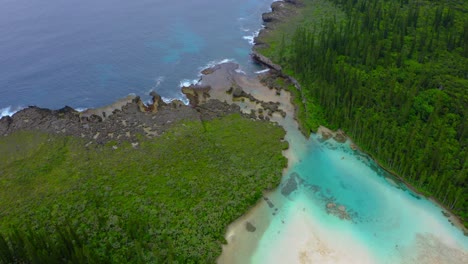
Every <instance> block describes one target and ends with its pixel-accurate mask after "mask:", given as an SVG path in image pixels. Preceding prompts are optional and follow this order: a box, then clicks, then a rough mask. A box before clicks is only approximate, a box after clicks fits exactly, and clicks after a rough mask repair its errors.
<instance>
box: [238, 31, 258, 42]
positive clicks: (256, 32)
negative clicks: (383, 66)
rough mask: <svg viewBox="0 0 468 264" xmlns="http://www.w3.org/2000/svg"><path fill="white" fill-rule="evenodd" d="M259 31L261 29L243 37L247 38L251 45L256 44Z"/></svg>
mask: <svg viewBox="0 0 468 264" xmlns="http://www.w3.org/2000/svg"><path fill="white" fill-rule="evenodd" d="M259 33H260V30H257V31H255V32H254V33H253V34H252V35H248V36H243V37H242V38H243V39H245V40H247V41H248V42H249V44H250V45H253V44H255V38H256V37H257V36H258V34H259Z"/></svg>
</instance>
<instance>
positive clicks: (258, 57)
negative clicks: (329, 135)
mask: <svg viewBox="0 0 468 264" xmlns="http://www.w3.org/2000/svg"><path fill="white" fill-rule="evenodd" d="M278 2H283V1H277V2H274V3H273V4H272V11H271V12H268V13H264V14H269V16H273V17H274V16H275V14H274V13H275V12H281V11H278V10H280V9H281V6H278V5H277V4H276V5H275V7H273V6H274V4H275V3H278ZM284 2H285V3H289V4H290V7H293V8H297V9H300V8H301V6H302V1H301V0H286V1H284ZM284 14H285V13H284V12H283V13H279V14H278V17H279V18H281V19H276V20H266V21H265V20H264V24H266V26H265V28H263V29H262V30H261V31H260V33H259V37H260V36H261V35H262V34H265V32H263V33H262V31H266V30H271V27H268V24H271V23H284V22H285V21H284V20H282V19H287V17H284V16H283V15H284ZM286 14H287V13H286ZM264 45H268V44H266V43H264V42H263V41H261V42H260V43H255V45H254V46H253V48H252V53H251V56H252V59H253V60H254V61H256V62H257V63H259V64H261V65H264V66H266V67H267V68H268V69H270V71H273V72H276V74H278V76H280V77H283V78H285V79H287V80H289V81H290V82H291V83H292V84H293V85H294V86H295V88H296V89H297V90H298V91H299V92H300V94H301V96H302V98H304V97H303V90H302V88H301V86H300V84H299V82H298V81H297V80H296V79H295V78H294V77H292V76H289V75H287V74H285V73H284V71H283V69H282V67H281V65H278V64H276V63H274V62H273V61H272V60H271V59H270V58H268V57H266V56H264V55H262V54H261V53H260V52H259V51H258V50H257V49H258V48H261V47H262V46H264ZM303 101H304V99H303ZM295 107H296V108H297V106H295ZM295 118H296V117H295ZM297 121H298V123H299V127H300V128H301V127H302V125H301V124H300V122H299V120H297ZM338 131H341V133H343V135H344V136H346V137H347V138H348V139H349V140H350V141H351V142H353V144H354V145H355V146H356V147H357V148H358V150H359V151H360V152H361V153H364V154H365V155H368V156H369V157H370V158H371V159H372V161H373V162H375V164H377V165H378V166H379V167H380V168H382V169H383V170H384V171H385V172H387V173H389V174H391V175H392V176H394V177H396V178H397V179H398V180H400V181H401V182H402V183H403V184H404V185H405V186H406V187H408V189H410V190H411V191H412V192H414V193H415V194H417V195H420V196H423V197H425V198H426V199H428V200H430V201H433V202H434V203H435V204H437V205H438V206H439V207H441V208H442V209H443V210H445V211H446V212H445V213H448V214H449V215H450V216H449V217H447V219H448V221H449V222H450V223H451V224H453V225H455V226H457V227H458V228H459V229H460V230H461V231H462V232H463V234H464V235H465V236H468V228H466V227H465V226H464V225H463V221H462V219H461V218H460V217H459V216H457V215H456V214H455V213H453V212H452V210H450V209H449V208H447V207H446V206H445V205H443V204H442V203H441V202H440V201H438V200H437V199H436V198H435V197H433V196H426V195H425V194H423V193H422V192H420V191H419V190H418V189H417V188H416V187H414V186H413V185H411V184H410V183H408V182H407V181H406V180H404V179H403V177H402V176H400V175H398V174H397V173H396V172H394V171H392V170H390V169H388V168H387V167H386V166H383V165H382V164H381V163H380V162H379V161H378V160H377V159H376V158H375V157H374V156H373V155H372V154H371V153H369V152H367V151H364V150H363V149H362V148H360V147H359V146H358V145H357V144H356V143H354V142H355V141H354V140H353V139H352V138H351V137H350V136H349V135H347V134H346V133H345V132H344V131H342V130H338ZM301 132H303V133H305V131H302V129H301ZM312 133H316V134H318V133H319V131H317V132H312ZM304 135H305V136H306V137H309V135H306V134H304ZM442 213H443V212H442ZM444 215H445V214H444ZM453 219H455V220H456V221H450V220H453ZM454 222H455V223H454Z"/></svg>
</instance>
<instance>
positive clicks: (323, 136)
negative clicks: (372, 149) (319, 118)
mask: <svg viewBox="0 0 468 264" xmlns="http://www.w3.org/2000/svg"><path fill="white" fill-rule="evenodd" d="M317 134H318V135H320V140H321V141H326V140H328V139H330V138H333V139H334V140H335V141H336V142H339V143H345V142H346V141H347V140H348V136H347V135H346V133H345V132H344V131H343V130H341V129H338V130H337V131H333V130H331V129H329V128H326V127H324V126H320V127H319V128H318V130H317ZM351 149H353V150H357V146H356V144H354V143H352V144H351Z"/></svg>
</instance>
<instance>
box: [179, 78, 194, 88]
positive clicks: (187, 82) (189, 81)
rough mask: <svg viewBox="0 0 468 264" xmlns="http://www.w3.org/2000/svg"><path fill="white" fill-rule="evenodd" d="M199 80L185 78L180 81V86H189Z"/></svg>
mask: <svg viewBox="0 0 468 264" xmlns="http://www.w3.org/2000/svg"><path fill="white" fill-rule="evenodd" d="M198 82H199V80H198V79H193V80H188V79H183V80H182V81H180V83H179V86H180V87H188V86H190V85H195V84H197V83H198Z"/></svg>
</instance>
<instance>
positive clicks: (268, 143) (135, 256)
mask: <svg viewBox="0 0 468 264" xmlns="http://www.w3.org/2000/svg"><path fill="white" fill-rule="evenodd" d="M284 135H285V132H284V131H283V129H281V128H280V127H278V126H276V125H274V124H271V123H268V122H256V121H252V120H249V119H245V118H243V117H241V116H240V115H237V114H236V115H230V116H227V117H224V118H222V119H218V120H212V121H208V122H203V123H201V122H185V123H181V124H178V125H174V127H173V128H172V129H171V130H170V131H169V132H167V133H165V134H163V135H162V136H161V137H158V138H155V139H151V140H149V139H144V138H142V139H141V140H140V144H139V145H138V147H136V148H135V147H133V146H132V145H131V144H130V143H120V144H118V143H113V142H111V143H108V144H106V145H90V146H88V147H86V146H85V145H86V143H87V141H83V140H81V139H78V138H73V137H65V136H58V135H50V134H44V133H39V132H20V133H15V134H12V135H9V136H7V137H2V138H0V156H1V157H2V159H1V160H0V234H2V235H0V263H11V262H16V263H68V262H72V263H177V262H178V263H199V262H202V263H206V262H214V261H215V259H216V258H217V256H219V255H220V253H221V243H223V242H224V237H223V236H224V233H225V228H226V227H227V225H228V224H229V223H231V222H233V221H234V220H235V219H236V218H238V217H240V216H241V215H242V214H243V213H244V212H245V211H247V210H248V208H249V207H250V206H252V205H253V204H254V203H255V202H256V201H257V200H258V199H259V198H261V196H262V191H263V190H265V189H271V188H274V187H276V186H277V185H278V184H279V182H280V179H281V175H282V169H283V168H284V167H285V166H286V164H287V161H286V159H285V158H284V157H283V156H282V154H281V151H282V150H283V149H284V148H285V147H286V148H287V145H285V144H286V143H285V142H282V141H281V139H282V138H283V137H284ZM115 147H117V149H116V148H115Z"/></svg>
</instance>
